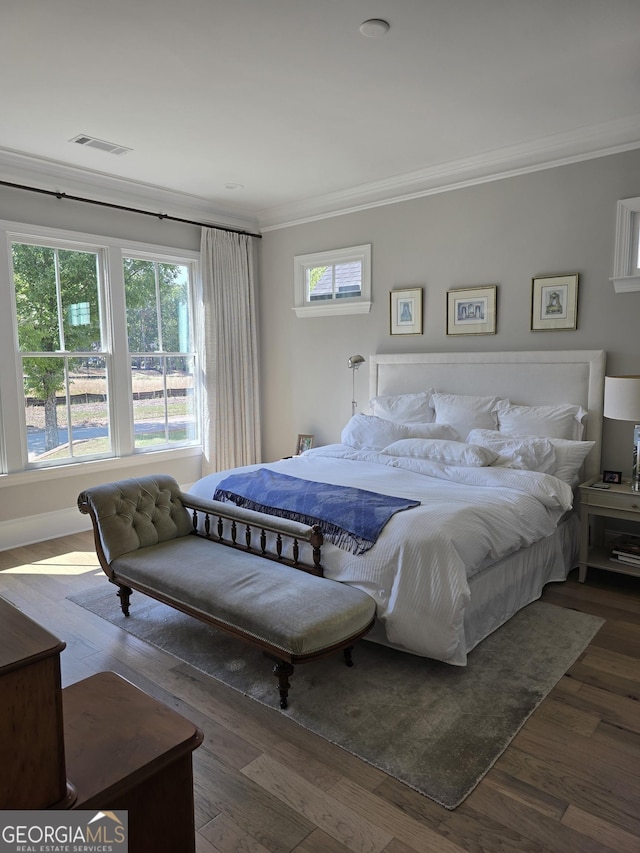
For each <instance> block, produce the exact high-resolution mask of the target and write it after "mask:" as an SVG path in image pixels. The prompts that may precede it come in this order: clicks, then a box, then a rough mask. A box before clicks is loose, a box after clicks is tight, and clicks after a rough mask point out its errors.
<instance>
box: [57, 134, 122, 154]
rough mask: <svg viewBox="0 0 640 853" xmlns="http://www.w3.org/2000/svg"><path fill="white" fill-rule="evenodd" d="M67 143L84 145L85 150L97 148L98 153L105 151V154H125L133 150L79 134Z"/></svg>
mask: <svg viewBox="0 0 640 853" xmlns="http://www.w3.org/2000/svg"><path fill="white" fill-rule="evenodd" d="M69 142H76V143H77V144H78V145H84V146H86V147H87V148H98V149H99V150H100V151H106V152H107V154H117V155H120V154H126V153H127V151H133V148H125V146H124V145H115V144H114V143H113V142H105V141H104V139H96V138H95V137H94V136H87V134H86V133H81V134H79V135H78V136H74V137H73V139H70V140H69Z"/></svg>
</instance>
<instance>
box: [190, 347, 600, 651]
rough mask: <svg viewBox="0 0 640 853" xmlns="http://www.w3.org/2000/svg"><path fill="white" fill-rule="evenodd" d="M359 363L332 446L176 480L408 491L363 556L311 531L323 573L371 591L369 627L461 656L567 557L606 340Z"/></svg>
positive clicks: (590, 456)
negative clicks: (373, 614) (266, 478)
mask: <svg viewBox="0 0 640 853" xmlns="http://www.w3.org/2000/svg"><path fill="white" fill-rule="evenodd" d="M368 362H369V369H370V387H369V391H370V394H369V396H370V408H369V410H368V412H366V413H365V412H363V413H359V414H356V415H355V416H354V417H353V418H351V419H350V421H349V422H348V423H347V424H345V426H344V428H343V430H342V434H341V437H340V442H339V443H336V444H331V445H326V446H324V447H318V448H313V449H311V450H307V451H306V452H305V453H303V454H302V455H301V456H299V457H294V458H291V459H282V460H279V461H276V462H272V463H266V464H264V465H259V466H248V467H247V468H244V469H236V471H234V472H229V471H226V472H225V471H223V472H218V473H216V474H211V475H208V476H206V477H204V478H202V479H201V480H199V481H198V482H197V483H195V484H194V485H193V486H192V487H191V489H190V492H191V493H193V494H195V495H196V496H198V497H204V498H211V497H213V496H214V493H217V494H218V497H219V496H220V494H219V492H217V490H218V489H219V487H224V486H226V485H228V484H229V483H230V482H232V480H233V477H234V476H235V475H236V474H238V473H239V474H241V475H243V474H245V473H248V474H251V475H254V472H256V471H257V470H258V469H263V471H264V470H265V469H266V470H267V471H268V472H274V474H275V476H277V477H280V476H281V475H287V476H288V477H289V478H290V477H294V478H298V481H300V480H302V481H305V485H307V484H314V487H315V484H316V483H328V484H331V485H333V486H336V487H338V488H345V489H347V488H350V489H357V490H363V491H372V492H375V493H377V494H378V495H380V494H382V495H390V496H397V497H402V498H406V499H408V500H412V501H414V502H417V504H418V505H417V506H413V507H411V508H408V509H406V510H405V511H398V512H396V513H395V514H393V515H392V516H391V517H390V518H389V520H388V521H387V522H386V523H385V524H384V526H383V527H382V530H381V532H380V534H379V536H378V537H377V539H376V540H375V543H374V544H373V545H372V546H371V547H368V549H367V550H366V551H365V552H364V553H355V549H349V548H348V547H345V545H344V543H342V544H341V545H340V546H339V545H337V544H333V542H332V541H331V538H329V539H328V538H327V537H326V536H325V544H324V547H323V565H324V572H325V576H327V577H330V578H333V579H335V580H338V581H341V582H344V583H347V584H351V585H353V586H355V587H357V588H359V589H362V590H364V591H365V592H367V593H368V594H369V595H371V596H372V597H373V598H374V600H375V601H376V609H377V622H376V627H375V628H374V631H373V632H372V633H371V634H369V635H368V639H370V640H373V641H375V642H379V643H383V644H386V645H390V646H393V647H394V648H397V649H400V650H402V651H406V652H410V653H412V654H416V655H421V656H425V657H430V658H434V659H436V660H441V661H443V662H445V663H448V664H452V665H458V666H464V665H465V664H466V663H467V656H468V654H469V653H470V652H471V651H472V649H473V648H474V647H475V646H476V645H477V644H478V643H479V642H481V641H482V640H483V639H484V638H485V637H486V636H488V635H489V634H490V633H492V632H493V631H495V630H496V629H497V628H498V627H499V626H500V625H502V624H503V623H504V622H505V621H507V620H508V619H509V618H510V617H511V616H513V614H514V613H516V612H517V611H518V610H520V609H521V608H522V607H524V606H526V605H527V604H529V603H530V602H531V601H534V600H535V599H536V598H539V597H540V595H541V592H542V589H543V587H544V586H545V584H547V583H549V582H552V581H563V580H565V579H566V577H567V574H568V572H569V571H570V570H571V569H572V568H573V567H574V566H575V565H576V564H577V557H578V527H579V525H578V519H577V513H576V511H575V510H574V509H573V502H574V494H575V488H576V486H577V485H578V483H579V482H580V481H581V480H583V479H586V478H588V477H591V476H597V474H598V472H599V470H600V450H601V435H602V397H603V385H604V371H605V353H604V352H603V351H601V350H567V351H556V352H554V351H540V352H484V353H475V352H469V353H410V354H378V355H372V356H370V357H369V359H368ZM230 477H231V478H232V480H230V479H229V478H230ZM224 494H225V499H227V492H224ZM228 499H232V498H228ZM334 541H338V540H334Z"/></svg>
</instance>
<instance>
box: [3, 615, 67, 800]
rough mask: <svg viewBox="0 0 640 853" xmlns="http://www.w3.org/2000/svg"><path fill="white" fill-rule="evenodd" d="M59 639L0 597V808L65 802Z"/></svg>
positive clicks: (60, 642) (65, 784)
mask: <svg viewBox="0 0 640 853" xmlns="http://www.w3.org/2000/svg"><path fill="white" fill-rule="evenodd" d="M65 645H66V644H65V643H63V642H62V641H61V640H59V639H58V638H57V637H54V636H53V634H50V633H49V632H48V631H45V629H44V628H43V627H42V626H40V625H38V623H37V622H34V621H33V620H32V619H29V617H28V616H25V614H24V613H22V612H21V611H20V610H18V609H17V608H15V607H14V606H13V605H12V604H9V602H8V601H5V599H3V598H0V767H1V768H2V772H1V773H0V809H46V808H69V806H70V804H71V803H72V801H73V799H74V798H75V797H74V793H73V791H72V789H71V788H70V787H68V785H67V773H66V767H65V750H64V732H63V722H62V691H61V686H60V652H61V651H62V650H63V649H64V648H65Z"/></svg>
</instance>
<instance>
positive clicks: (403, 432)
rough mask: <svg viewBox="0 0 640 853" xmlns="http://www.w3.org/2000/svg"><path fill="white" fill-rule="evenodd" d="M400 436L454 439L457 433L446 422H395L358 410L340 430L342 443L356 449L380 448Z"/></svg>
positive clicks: (400, 437) (398, 438)
mask: <svg viewBox="0 0 640 853" xmlns="http://www.w3.org/2000/svg"><path fill="white" fill-rule="evenodd" d="M402 438H446V439H451V440H456V439H457V438H458V433H457V432H456V431H455V430H454V429H453V428H452V427H450V426H449V425H448V424H397V423H395V422H394V421H388V420H386V419H384V418H379V417H377V416H376V415H365V414H364V413H362V412H359V413H358V414H357V415H354V416H353V417H352V418H351V419H350V420H349V421H348V423H347V424H346V426H345V427H344V429H343V430H342V435H341V437H340V440H341V441H342V443H343V444H347V445H349V446H350V447H355V448H356V449H357V450H382V448H383V447H386V446H387V445H388V444H391V443H392V442H394V441H399V440H400V439H402Z"/></svg>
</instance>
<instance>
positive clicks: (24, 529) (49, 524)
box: [0, 507, 91, 551]
mask: <svg viewBox="0 0 640 853" xmlns="http://www.w3.org/2000/svg"><path fill="white" fill-rule="evenodd" d="M83 530H91V519H90V518H89V516H88V515H81V514H80V513H79V512H78V510H77V508H75V507H73V508H70V507H69V508H66V509H59V510H56V511H55V512H43V513H41V514H40V515H29V516H27V517H26V518H13V519H11V520H9V521H0V551H6V550H7V549H9V548H20V547H22V546H23V545H33V544H34V543H35V542H44V541H45V540H46V539H57V538H58V537H59V536H68V535H70V534H71V533H81V532H82V531H83Z"/></svg>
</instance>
